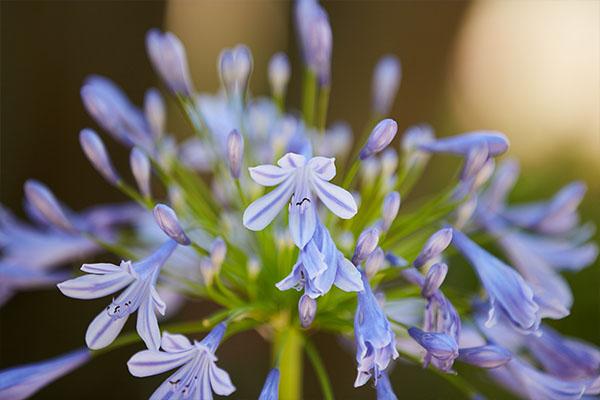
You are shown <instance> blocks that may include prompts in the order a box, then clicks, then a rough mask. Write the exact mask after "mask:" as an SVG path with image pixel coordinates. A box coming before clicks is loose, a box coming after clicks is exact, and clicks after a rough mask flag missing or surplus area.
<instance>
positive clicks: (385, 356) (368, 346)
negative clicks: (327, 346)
mask: <svg viewBox="0 0 600 400" xmlns="http://www.w3.org/2000/svg"><path fill="white" fill-rule="evenodd" d="M361 276H362V280H363V286H364V290H362V291H360V292H358V306H357V308H356V314H355V316H354V337H355V339H356V361H357V362H358V374H357V376H356V381H355V382H354V386H355V387H358V386H362V385H364V384H365V383H367V381H368V380H369V379H370V378H371V377H373V379H374V380H375V385H377V381H378V379H379V377H380V376H381V374H382V373H384V370H385V369H386V368H387V366H388V365H389V363H390V361H391V360H392V359H396V358H397V357H398V356H399V354H398V351H397V350H396V335H395V334H394V331H393V330H392V327H391V325H390V322H389V321H388V319H387V318H386V316H385V314H384V312H383V310H382V309H381V307H380V306H379V303H378V302H377V299H376V298H375V296H374V295H373V292H372V291H371V286H370V284H369V281H368V279H367V277H366V275H365V274H364V273H361Z"/></svg>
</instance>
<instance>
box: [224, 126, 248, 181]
mask: <svg viewBox="0 0 600 400" xmlns="http://www.w3.org/2000/svg"><path fill="white" fill-rule="evenodd" d="M243 157H244V138H243V137H242V135H240V133H239V132H238V131H237V130H236V129H234V130H232V131H231V132H230V133H229V136H228V137H227V159H228V161H229V172H231V176H232V177H233V178H234V179H239V177H240V173H241V171H242V159H243Z"/></svg>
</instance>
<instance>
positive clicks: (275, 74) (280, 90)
mask: <svg viewBox="0 0 600 400" xmlns="http://www.w3.org/2000/svg"><path fill="white" fill-rule="evenodd" d="M290 69H291V67H290V60H289V59H288V56H287V55H286V54H285V53H276V54H274V55H273V57H271V60H269V84H270V85H271V91H272V92H273V95H274V96H277V97H280V96H283V95H284V94H285V90H286V87H287V84H288V81H289V80H290V74H291V71H290Z"/></svg>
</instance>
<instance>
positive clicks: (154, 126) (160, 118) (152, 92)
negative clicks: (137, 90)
mask: <svg viewBox="0 0 600 400" xmlns="http://www.w3.org/2000/svg"><path fill="white" fill-rule="evenodd" d="M144 115H145V117H146V120H147V121H148V125H149V126H150V131H151V132H152V135H153V136H154V139H159V138H160V137H161V136H162V135H163V133H164V132H165V119H166V112H165V102H164V100H163V98H162V96H161V95H160V92H159V91H158V90H156V89H148V90H147V91H146V95H145V96H144Z"/></svg>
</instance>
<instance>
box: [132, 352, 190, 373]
mask: <svg viewBox="0 0 600 400" xmlns="http://www.w3.org/2000/svg"><path fill="white" fill-rule="evenodd" d="M194 355H195V351H194V350H191V351H186V352H178V353H166V352H163V351H153V350H143V351H140V352H138V353H136V354H134V355H133V357H131V358H130V359H129V361H127V368H128V369H129V372H130V373H131V375H133V376H137V377H138V378H143V377H146V376H151V375H158V374H162V373H163V372H166V371H169V370H171V369H173V368H177V367H179V366H181V365H183V364H185V363H187V362H188V361H190V360H191V359H192V357H194Z"/></svg>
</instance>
